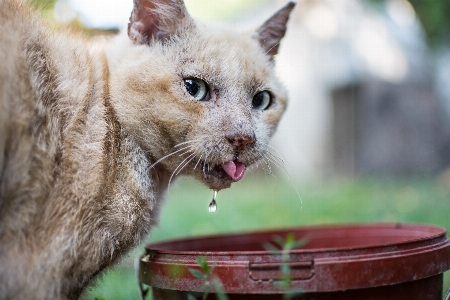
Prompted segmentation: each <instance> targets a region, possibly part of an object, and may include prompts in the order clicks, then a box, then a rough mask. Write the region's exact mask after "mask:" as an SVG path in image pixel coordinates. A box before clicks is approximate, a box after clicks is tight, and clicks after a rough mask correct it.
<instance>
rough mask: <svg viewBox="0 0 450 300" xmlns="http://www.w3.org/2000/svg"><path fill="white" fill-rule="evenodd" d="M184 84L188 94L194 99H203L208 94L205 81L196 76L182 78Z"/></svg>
mask: <svg viewBox="0 0 450 300" xmlns="http://www.w3.org/2000/svg"><path fill="white" fill-rule="evenodd" d="M184 86H185V87H186V90H187V91H188V93H189V94H191V96H192V97H194V99H195V100H198V101H202V100H205V98H206V96H207V95H208V86H207V85H206V83H205V82H204V81H203V80H201V79H198V78H189V79H184Z"/></svg>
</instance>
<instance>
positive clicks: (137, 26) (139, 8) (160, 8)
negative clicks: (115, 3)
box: [128, 0, 190, 44]
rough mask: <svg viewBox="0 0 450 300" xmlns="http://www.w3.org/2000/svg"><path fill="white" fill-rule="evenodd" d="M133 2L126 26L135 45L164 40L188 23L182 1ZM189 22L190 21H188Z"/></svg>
mask: <svg viewBox="0 0 450 300" xmlns="http://www.w3.org/2000/svg"><path fill="white" fill-rule="evenodd" d="M155 2H156V1H155V0H134V8H133V12H132V13H131V16H130V23H129V24H128V36H129V37H130V39H131V40H132V41H133V42H135V43H137V44H149V43H150V42H151V41H152V39H155V40H161V41H162V40H165V39H166V38H167V37H168V36H169V35H170V34H172V33H174V32H175V31H176V30H177V28H179V27H180V26H182V25H183V24H184V22H187V21H188V19H187V18H188V17H189V15H188V13H187V11H186V8H185V6H184V3H183V1H182V0H158V1H157V4H155ZM189 20H190V19H189Z"/></svg>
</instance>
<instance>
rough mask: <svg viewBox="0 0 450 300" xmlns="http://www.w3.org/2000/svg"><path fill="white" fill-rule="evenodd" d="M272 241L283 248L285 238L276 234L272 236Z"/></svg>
mask: <svg viewBox="0 0 450 300" xmlns="http://www.w3.org/2000/svg"><path fill="white" fill-rule="evenodd" d="M273 241H274V242H275V243H277V244H278V246H280V248H284V245H285V243H286V242H285V240H284V239H283V238H282V237H281V236H278V235H277V236H274V237H273Z"/></svg>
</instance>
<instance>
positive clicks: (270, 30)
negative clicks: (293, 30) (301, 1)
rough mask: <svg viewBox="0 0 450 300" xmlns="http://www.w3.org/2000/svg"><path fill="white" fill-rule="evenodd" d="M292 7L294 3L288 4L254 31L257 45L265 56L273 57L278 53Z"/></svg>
mask: <svg viewBox="0 0 450 300" xmlns="http://www.w3.org/2000/svg"><path fill="white" fill-rule="evenodd" d="M294 7H295V2H289V3H288V4H286V5H285V6H284V7H283V8H281V9H280V10H279V11H278V12H276V13H275V14H274V15H273V16H272V17H271V18H270V19H269V20H267V21H266V22H265V23H264V24H263V25H262V26H261V27H260V28H259V29H258V30H257V31H256V36H257V39H258V40H259V44H260V45H261V47H262V48H263V49H264V50H265V51H266V54H267V55H270V56H274V55H276V54H277V53H278V48H279V46H280V41H281V39H282V38H283V37H284V35H285V34H286V23H287V22H288V20H289V15H290V14H291V11H292V10H293V9H294Z"/></svg>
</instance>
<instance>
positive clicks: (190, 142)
mask: <svg viewBox="0 0 450 300" xmlns="http://www.w3.org/2000/svg"><path fill="white" fill-rule="evenodd" d="M201 140H202V139H201V138H198V139H194V140H189V141H185V142H182V143H179V144H176V145H175V146H173V147H174V148H178V147H180V146H182V145H186V144H192V143H196V142H199V141H201Z"/></svg>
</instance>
